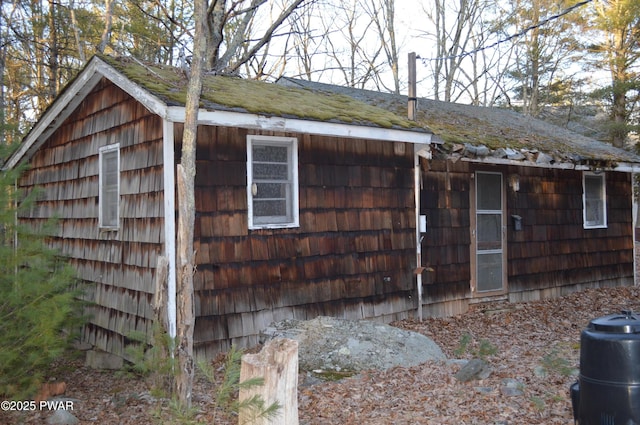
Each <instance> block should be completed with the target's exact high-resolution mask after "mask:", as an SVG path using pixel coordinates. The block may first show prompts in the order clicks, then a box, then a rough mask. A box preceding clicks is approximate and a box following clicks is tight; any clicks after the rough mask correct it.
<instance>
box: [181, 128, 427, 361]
mask: <svg viewBox="0 0 640 425" xmlns="http://www.w3.org/2000/svg"><path fill="white" fill-rule="evenodd" d="M181 132H182V129H181V126H179V125H178V126H176V132H175V137H176V140H178V141H180V140H181ZM247 134H248V130H243V129H235V128H223V127H211V126H209V127H206V126H201V127H200V129H199V133H198V152H197V156H198V169H197V173H196V186H197V187H196V210H197V211H196V215H197V217H196V236H195V238H196V241H195V243H196V250H197V260H196V261H197V271H196V275H195V286H196V314H197V317H198V318H197V321H196V328H195V340H196V347H197V352H198V354H199V355H205V354H208V355H212V354H213V353H215V352H218V351H220V350H226V349H227V348H228V347H229V344H230V343H231V342H234V343H239V344H243V345H247V344H254V343H256V342H257V341H258V334H259V332H260V331H261V330H262V329H264V328H265V327H267V326H268V325H269V324H270V323H271V322H272V321H275V320H282V319H287V318H297V319H307V318H313V317H315V316H318V315H330V316H337V317H346V318H363V317H380V318H382V319H383V320H387V321H389V320H393V319H397V318H399V317H406V316H407V315H409V314H410V312H411V311H412V310H413V309H415V304H414V299H415V298H413V299H412V298H410V295H411V294H412V292H413V291H414V277H413V268H414V267H415V254H414V252H415V230H414V229H415V227H414V226H415V208H414V192H413V157H412V153H413V149H412V147H411V146H410V145H406V146H405V145H404V144H402V143H397V144H394V143H391V142H383V141H369V140H356V139H341V138H331V137H323V136H310V135H302V134H274V133H267V132H264V133H260V134H264V135H276V136H286V137H297V138H298V142H299V148H298V151H299V159H298V160H299V186H300V227H299V228H294V229H275V230H251V231H249V230H248V217H247V188H246V185H247V176H246V161H247V152H246V145H247V142H246V136H247ZM251 134H257V133H255V132H252V133H251Z"/></svg>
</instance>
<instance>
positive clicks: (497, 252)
mask: <svg viewBox="0 0 640 425" xmlns="http://www.w3.org/2000/svg"><path fill="white" fill-rule="evenodd" d="M475 180H476V197H475V198H476V202H475V209H476V213H475V218H476V220H475V242H476V243H475V248H476V252H475V256H476V258H475V259H476V276H475V277H476V285H475V287H476V291H477V292H478V295H482V293H486V292H494V291H503V290H504V289H505V278H504V263H503V258H504V256H503V252H504V245H505V243H504V242H505V241H504V231H503V229H504V212H503V203H504V202H503V196H502V174H501V173H489V172H477V173H476V179H475Z"/></svg>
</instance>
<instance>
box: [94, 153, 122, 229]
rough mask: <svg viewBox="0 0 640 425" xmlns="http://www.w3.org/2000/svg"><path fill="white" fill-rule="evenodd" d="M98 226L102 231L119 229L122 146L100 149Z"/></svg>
mask: <svg viewBox="0 0 640 425" xmlns="http://www.w3.org/2000/svg"><path fill="white" fill-rule="evenodd" d="M98 152H99V182H98V184H99V186H100V192H99V195H98V204H99V212H98V225H99V226H100V228H102V229H117V228H118V224H119V220H120V214H119V210H120V145H119V144H117V143H116V144H113V145H108V146H104V147H102V148H100V150H99V151H98Z"/></svg>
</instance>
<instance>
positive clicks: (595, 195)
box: [582, 173, 607, 229]
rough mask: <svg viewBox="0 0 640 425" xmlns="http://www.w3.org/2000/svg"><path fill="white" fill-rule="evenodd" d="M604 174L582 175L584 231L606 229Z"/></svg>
mask: <svg viewBox="0 0 640 425" xmlns="http://www.w3.org/2000/svg"><path fill="white" fill-rule="evenodd" d="M604 176H605V175H604V173H600V174H595V173H584V174H583V180H582V186H583V192H582V193H583V195H582V196H583V210H582V211H583V216H584V217H583V218H584V228H585V229H596V228H603V227H607V192H606V184H605V183H606V182H605V178H604Z"/></svg>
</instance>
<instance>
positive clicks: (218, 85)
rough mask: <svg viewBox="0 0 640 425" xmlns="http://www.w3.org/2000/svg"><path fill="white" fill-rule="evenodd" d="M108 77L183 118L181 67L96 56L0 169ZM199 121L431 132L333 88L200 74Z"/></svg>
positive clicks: (166, 114)
mask: <svg viewBox="0 0 640 425" xmlns="http://www.w3.org/2000/svg"><path fill="white" fill-rule="evenodd" d="M102 78H106V79H108V80H109V81H111V82H113V83H114V84H116V85H117V86H119V87H120V88H121V89H122V90H124V91H125V92H127V93H128V94H129V95H131V96H132V97H134V98H135V99H136V100H138V101H139V102H141V103H142V104H143V105H144V106H145V107H146V108H148V109H149V110H150V111H152V112H153V113H155V114H157V115H159V116H161V117H162V118H164V119H166V120H167V121H172V122H184V117H185V108H184V104H185V100H186V89H187V83H188V78H187V76H186V74H185V71H183V70H181V69H178V68H174V67H168V66H162V65H152V64H145V63H142V62H140V61H138V60H136V59H133V58H112V57H108V56H94V57H93V58H92V59H91V60H90V61H89V62H88V63H87V65H86V66H85V67H84V69H83V70H82V71H80V73H79V74H78V75H77V76H76V78H75V79H73V80H72V81H71V82H69V83H68V84H67V86H66V87H65V88H64V90H63V91H62V92H61V93H60V94H59V95H58V97H57V98H56V99H55V100H54V102H53V103H52V104H51V106H49V108H47V110H46V111H45V112H44V113H43V114H42V116H41V117H40V118H39V120H38V121H37V123H36V124H35V125H34V127H33V128H32V129H31V131H30V132H29V133H28V134H27V136H26V137H25V138H24V139H23V141H22V143H21V144H20V146H19V147H18V149H17V150H16V152H14V154H13V155H12V156H11V157H10V158H9V159H8V160H7V161H6V162H5V164H4V165H3V169H8V168H12V167H14V166H16V165H17V164H18V163H19V162H21V161H22V160H24V159H28V158H30V157H31V155H33V153H34V152H35V151H36V150H37V149H38V148H39V147H40V146H41V145H42V143H44V141H45V140H47V138H48V137H49V136H50V135H51V134H52V133H53V132H54V131H55V130H56V129H57V128H58V127H59V126H60V125H61V124H62V123H63V122H64V121H65V120H66V119H67V118H68V117H69V116H70V115H71V114H72V113H73V111H74V110H75V109H76V108H77V106H78V105H79V104H80V102H82V100H83V99H84V98H85V97H86V96H87V94H88V93H89V92H90V91H91V90H92V89H93V88H94V87H95V86H96V85H97V84H98V83H99V82H100V80H101V79H102ZM198 120H199V123H201V124H210V125H221V126H237V127H243V128H255V129H264V130H273V131H290V132H301V133H309V134H324V135H330V136H336V137H358V138H370V139H377V140H386V141H400V142H410V143H419V144H429V143H430V139H431V131H430V130H429V129H427V128H424V127H423V126H421V125H419V124H418V123H415V122H412V121H409V120H407V119H405V118H402V115H397V114H395V113H393V112H392V111H388V110H385V109H383V108H379V107H376V106H373V105H371V104H367V103H365V102H362V101H360V100H357V99H355V98H353V97H351V96H347V95H341V94H337V93H327V92H324V91H323V92H318V91H316V90H310V89H305V88H292V87H283V86H281V85H277V84H271V83H265V82H260V81H253V80H244V79H240V78H235V77H228V76H216V75H205V77H204V78H203V91H202V96H201V102H200V111H199V114H198Z"/></svg>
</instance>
